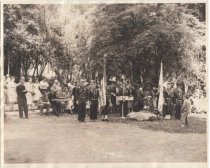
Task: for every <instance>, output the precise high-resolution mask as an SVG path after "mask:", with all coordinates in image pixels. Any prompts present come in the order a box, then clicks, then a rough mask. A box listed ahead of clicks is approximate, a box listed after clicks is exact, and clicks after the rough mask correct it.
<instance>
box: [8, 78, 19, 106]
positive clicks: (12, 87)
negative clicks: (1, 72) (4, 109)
mask: <svg viewBox="0 0 210 168" xmlns="http://www.w3.org/2000/svg"><path fill="white" fill-rule="evenodd" d="M16 86H17V84H16V83H15V77H14V76H12V77H11V78H10V81H9V82H8V84H7V94H8V101H9V106H10V110H13V107H14V103H15V102H16V101H17V94H16Z"/></svg>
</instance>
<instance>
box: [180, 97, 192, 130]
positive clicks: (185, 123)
mask: <svg viewBox="0 0 210 168" xmlns="http://www.w3.org/2000/svg"><path fill="white" fill-rule="evenodd" d="M184 98H185V100H184V103H183V105H182V109H181V111H182V127H188V126H189V125H188V114H189V112H190V108H191V102H190V100H189V96H188V95H185V96H184Z"/></svg>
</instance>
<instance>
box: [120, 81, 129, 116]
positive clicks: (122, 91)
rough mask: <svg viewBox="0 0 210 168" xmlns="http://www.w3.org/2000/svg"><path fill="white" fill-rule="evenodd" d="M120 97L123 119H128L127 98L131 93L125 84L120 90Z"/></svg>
mask: <svg viewBox="0 0 210 168" xmlns="http://www.w3.org/2000/svg"><path fill="white" fill-rule="evenodd" d="M120 96H121V97H122V100H121V101H120V107H121V117H126V116H127V114H128V100H127V98H128V96H129V91H128V88H127V87H126V85H125V83H123V84H122V87H121V89H120ZM122 113H123V114H122Z"/></svg>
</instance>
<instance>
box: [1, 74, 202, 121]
mask: <svg viewBox="0 0 210 168" xmlns="http://www.w3.org/2000/svg"><path fill="white" fill-rule="evenodd" d="M4 82H5V84H4V93H5V94H4V95H5V103H6V104H9V108H10V110H12V109H13V106H14V103H15V102H16V101H17V103H18V107H19V115H20V118H23V112H24V113H25V118H28V108H29V109H33V108H36V107H37V108H39V109H40V113H41V114H42V115H44V114H45V115H49V111H50V109H52V110H53V112H54V114H55V115H56V116H60V115H61V114H62V113H63V112H68V113H75V114H78V120H79V121H80V122H85V118H86V116H89V117H90V120H91V121H96V120H97V119H98V114H100V116H101V119H102V121H108V114H109V113H119V114H120V115H121V116H122V117H126V116H127V114H128V113H130V112H140V111H142V110H145V111H150V112H153V113H156V114H159V112H158V99H159V88H156V87H152V88H150V89H147V90H144V87H143V86H142V85H140V84H131V82H130V81H129V80H119V81H117V80H110V81H108V85H107V87H106V103H105V105H104V106H102V103H101V97H102V85H101V84H99V83H97V82H96V81H95V80H91V81H89V82H88V81H87V80H85V79H81V80H80V81H77V82H70V81H68V82H66V81H63V82H62V83H60V82H59V81H58V80H57V79H55V80H54V81H53V83H52V84H49V81H48V80H47V79H46V78H43V79H42V80H41V81H40V82H39V80H38V79H37V78H34V79H33V78H32V77H28V78H27V80H25V78H24V77H21V78H20V81H19V84H17V83H16V82H15V77H13V76H12V77H10V76H9V75H6V77H5V81H4ZM197 87H199V86H197ZM163 88H164V89H163V95H164V100H165V101H164V105H163V112H162V116H163V117H166V116H170V117H172V116H173V117H174V118H175V119H178V120H180V119H181V113H182V111H183V108H184V107H183V106H188V105H186V104H187V103H186V102H184V100H185V99H186V100H188V102H189V100H190V101H191V102H190V104H193V103H194V102H193V95H196V94H198V93H197V92H198V90H199V89H196V88H195V89H194V90H193V91H192V89H190V88H187V89H186V85H185V83H184V82H183V81H182V80H177V81H176V82H174V81H170V82H167V84H164V87H163ZM185 95H187V96H185ZM189 97H191V98H190V99H189ZM188 104H189V103H188ZM192 109H193V108H192ZM44 110H46V112H44Z"/></svg>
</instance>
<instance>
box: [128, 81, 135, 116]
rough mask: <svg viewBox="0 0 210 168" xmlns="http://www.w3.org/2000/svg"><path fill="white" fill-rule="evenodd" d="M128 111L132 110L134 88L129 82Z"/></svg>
mask: <svg viewBox="0 0 210 168" xmlns="http://www.w3.org/2000/svg"><path fill="white" fill-rule="evenodd" d="M128 94H129V97H128V113H130V112H133V108H134V88H133V87H132V86H131V84H129V85H128Z"/></svg>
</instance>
